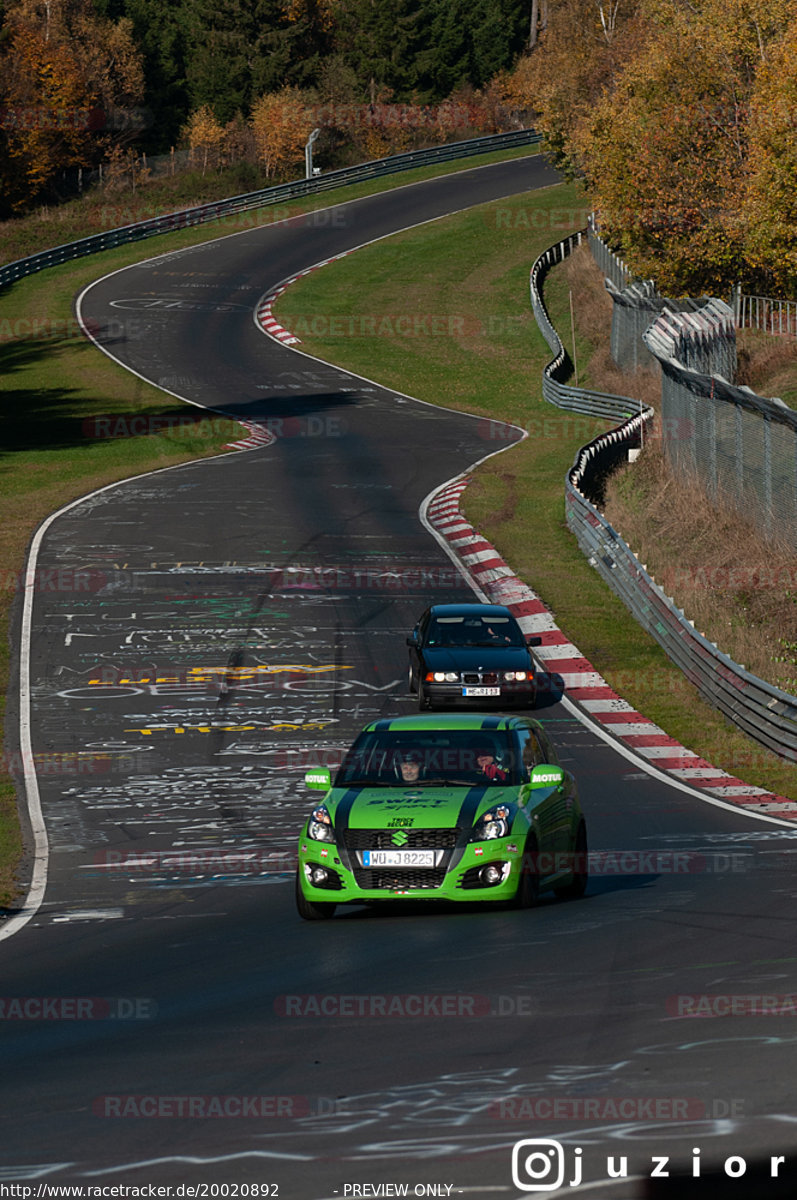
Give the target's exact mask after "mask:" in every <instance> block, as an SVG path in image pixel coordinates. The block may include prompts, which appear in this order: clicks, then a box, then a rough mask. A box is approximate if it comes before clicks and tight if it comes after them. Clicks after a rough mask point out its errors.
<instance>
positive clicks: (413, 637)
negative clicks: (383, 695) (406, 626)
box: [407, 608, 430, 691]
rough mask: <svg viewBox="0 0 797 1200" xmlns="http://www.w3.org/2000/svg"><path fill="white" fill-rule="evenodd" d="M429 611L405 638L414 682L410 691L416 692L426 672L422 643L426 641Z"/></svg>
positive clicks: (411, 676)
mask: <svg viewBox="0 0 797 1200" xmlns="http://www.w3.org/2000/svg"><path fill="white" fill-rule="evenodd" d="M429 619H430V610H429V609H428V608H427V610H426V612H425V613H424V614H423V616H422V617H421V618H420V620H419V621H418V623H417V625H416V626H415V628H414V629H413V631H412V633H411V634H410V636H409V637H408V638H407V646H408V647H409V655H410V678H411V681H414V686H412V682H411V685H410V690H411V691H416V690H417V688H418V685H419V680H421V679H423V677H424V674H425V672H426V668H425V666H424V661H423V649H422V647H423V643H424V642H425V641H426V631H427V629H428V628H429Z"/></svg>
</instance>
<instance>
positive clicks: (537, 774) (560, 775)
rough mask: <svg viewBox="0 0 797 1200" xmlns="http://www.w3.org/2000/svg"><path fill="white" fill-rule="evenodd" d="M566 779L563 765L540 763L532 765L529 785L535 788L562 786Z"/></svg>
mask: <svg viewBox="0 0 797 1200" xmlns="http://www.w3.org/2000/svg"><path fill="white" fill-rule="evenodd" d="M564 779H565V773H564V771H563V770H562V768H561V767H555V766H553V765H552V764H551V763H540V764H539V765H538V766H536V767H532V769H531V775H530V776H529V782H528V785H527V786H528V787H529V788H531V789H534V790H536V789H537V788H552V787H560V786H561V785H562V784H563V783H564Z"/></svg>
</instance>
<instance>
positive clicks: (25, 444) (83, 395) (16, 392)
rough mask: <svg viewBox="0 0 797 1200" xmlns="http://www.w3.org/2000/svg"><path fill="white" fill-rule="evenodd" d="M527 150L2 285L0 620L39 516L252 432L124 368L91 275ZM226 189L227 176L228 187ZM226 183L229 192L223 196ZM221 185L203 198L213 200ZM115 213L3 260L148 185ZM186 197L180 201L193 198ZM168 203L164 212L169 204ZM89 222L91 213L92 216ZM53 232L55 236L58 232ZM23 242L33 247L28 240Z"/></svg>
mask: <svg viewBox="0 0 797 1200" xmlns="http://www.w3.org/2000/svg"><path fill="white" fill-rule="evenodd" d="M528 154H529V149H528V147H527V148H525V149H519V150H512V151H508V152H498V153H495V154H490V155H483V156H482V155H480V156H476V157H470V158H464V159H460V160H456V161H454V162H452V163H446V164H442V165H441V166H438V167H434V166H428V167H423V168H416V169H414V170H412V171H405V172H401V173H398V174H396V175H393V176H388V177H387V178H385V179H380V180H372V181H370V182H368V183H361V184H355V185H349V186H347V187H343V188H337V189H335V190H334V191H329V192H325V193H321V194H319V195H318V196H317V197H313V198H312V199H310V200H297V201H293V202H291V203H287V204H281V205H279V206H278V207H277V206H266V207H264V208H262V209H257V210H253V211H252V212H249V213H241V214H238V215H236V216H235V217H230V218H224V219H221V220H218V221H215V222H211V223H209V224H207V225H202V226H197V227H194V228H191V229H186V230H182V231H180V232H179V233H173V234H164V235H160V236H158V237H156V238H150V239H147V240H146V241H145V242H139V243H133V244H131V245H127V246H122V247H119V248H118V249H116V250H107V251H105V252H103V253H102V254H95V255H92V256H91V257H90V258H88V259H78V260H76V261H75V262H71V263H65V264H64V265H63V266H60V267H53V268H51V269H49V270H47V271H44V272H41V273H40V274H37V275H32V276H30V277H28V278H27V279H23V280H20V281H19V282H18V283H16V284H14V285H12V286H11V287H8V288H5V289H4V290H3V291H2V292H0V447H1V449H0V503H2V510H3V516H4V520H3V523H2V526H0V625H1V626H2V627H3V628H5V629H8V628H9V623H10V614H11V606H12V603H13V601H14V598H15V595H17V594H18V592H19V588H20V585H21V582H22V578H23V576H22V572H23V565H24V561H25V552H26V547H27V545H28V543H29V542H30V539H31V537H32V535H33V533H34V531H35V529H36V528H37V526H38V525H39V524H40V523H41V522H42V521H43V520H44V518H45V517H47V516H48V515H49V514H50V513H51V512H53V511H55V510H56V509H58V508H60V507H61V506H62V505H64V504H67V503H68V502H69V501H70V500H74V499H76V498H77V497H79V496H82V495H85V494H86V493H88V492H91V491H93V490H94V489H96V488H99V487H103V486H104V485H106V484H109V483H113V482H116V481H119V480H122V479H126V478H128V477H129V476H131V475H136V474H139V473H142V472H146V471H152V470H156V469H158V468H161V467H168V466H172V465H176V464H178V463H181V462H187V461H190V460H192V459H196V458H199V457H206V456H207V455H210V454H215V453H219V452H220V451H222V450H223V447H224V444H225V443H226V442H228V441H231V440H236V439H237V438H239V437H241V435H242V433H243V432H244V431H243V430H242V428H241V426H240V425H238V424H237V423H236V422H232V421H231V422H229V426H226V425H224V424H220V423H219V422H218V421H215V420H214V421H213V422H208V421H203V420H201V419H200V418H201V410H199V409H194V408H193V407H190V406H186V405H183V404H181V403H180V402H179V401H176V400H174V399H173V398H171V397H169V396H167V395H166V394H165V393H163V392H161V391H159V390H158V389H157V388H154V387H150V386H149V385H148V384H146V383H144V382H143V381H142V380H140V379H138V378H137V377H136V376H134V375H132V374H131V373H130V372H128V371H125V370H124V369H123V368H122V367H119V366H118V365H117V364H115V363H114V362H113V361H112V360H111V359H109V358H108V357H107V356H106V355H104V354H101V353H99V352H98V351H97V349H96V348H95V347H94V346H93V345H91V344H90V343H89V342H87V341H86V340H85V338H84V337H83V336H82V334H81V333H80V330H79V329H78V327H77V324H76V322H75V320H74V318H73V315H72V314H73V309H72V306H73V300H74V297H75V296H76V295H77V294H78V292H79V291H80V290H81V289H82V288H83V287H85V286H86V285H87V284H88V283H90V282H92V280H94V279H97V278H99V277H100V276H102V275H103V274H106V273H107V272H110V271H113V270H117V269H119V268H121V267H124V266H127V265H129V264H130V263H134V262H139V261H141V260H142V259H145V258H148V257H150V256H154V255H157V254H162V253H165V252H166V251H172V250H178V249H181V248H183V247H185V246H190V245H195V244H196V243H198V242H204V241H208V240H209V239H211V238H214V237H221V236H224V235H225V234H229V233H234V232H238V231H239V230H242V229H250V228H255V227H256V226H258V225H265V224H271V223H273V222H276V221H282V220H286V219H288V218H290V217H295V216H296V215H298V214H301V213H306V212H312V211H316V210H318V209H322V208H326V207H327V206H329V205H331V204H336V203H340V202H342V201H344V200H352V199H357V198H359V197H362V196H367V195H371V194H373V193H375V192H379V191H385V190H390V189H393V188H397V187H403V186H405V185H407V184H410V183H413V182H417V181H419V180H423V179H427V178H431V177H433V176H435V175H443V174H449V173H450V172H452V171H454V172H456V171H463V170H470V169H471V168H473V167H477V166H484V165H487V163H489V162H496V161H503V160H505V159H513V158H522V157H527V156H528ZM222 184H223V186H224V187H225V188H226V189H227V190H226V191H225V192H224V193H223V194H226V195H229V194H230V193H229V182H228V181H226V180H223V181H221V182H220V183H219V187H221V186H222ZM220 194H221V193H219V195H220ZM215 198H218V197H217V195H214V194H213V190H212V188H211V187H208V189H207V190H206V191H205V192H204V193H203V194H202V195H200V196H199V197H198V198H197V200H196V202H201V200H204V199H208V200H209V199H215ZM114 199H115V202H116V203H124V204H125V205H126V207H125V210H124V212H119V211H117V212H116V213H115V217H116V218H119V219H114V220H112V221H110V222H108V221H107V220H106V218H107V214H106V218H103V217H102V215H100V217H99V218H98V219H99V220H100V221H102V220H106V224H105V225H104V226H103V225H97V226H96V227H92V224H91V220H89V219H88V217H87V214H89V213H90V212H91V211H92V210H91V209H90V207H86V206H85V205H84V206H83V207H81V206H80V204H78V203H76V204H75V205H74V206H72V205H67V206H65V210H72V211H70V212H69V213H68V214H67V212H66V211H64V213H63V214H61V215H56V214H58V213H59V212H60V210H53V215H52V219H50V218H49V217H48V218H47V219H38V220H37V219H28V220H29V221H30V224H29V225H28V227H27V233H25V234H24V235H23V233H22V227H23V225H25V222H20V223H19V227H18V229H17V234H18V235H19V237H20V238H23V242H18V241H15V240H14V238H13V237H12V236H10V235H8V225H9V224H10V223H6V226H4V229H3V234H4V237H3V242H4V250H5V255H4V257H5V260H6V261H8V260H10V259H13V258H16V257H20V256H21V255H24V254H30V253H33V252H35V251H36V250H39V249H44V248H47V247H48V246H53V245H54V244H56V243H63V242H66V241H70V240H73V239H74V238H77V237H85V236H87V234H88V233H91V232H95V231H96V230H97V229H99V228H101V227H104V228H110V227H112V226H114V225H119V224H123V223H129V222H132V221H136V220H144V219H145V218H146V217H149V216H152V215H154V212H153V209H152V200H151V198H146V199H145V198H144V195H142V194H139V196H138V199H137V203H139V204H143V205H145V206H146V208H145V209H144V210H143V211H142V210H140V209H139V210H137V209H136V208H135V207H133V206H128V201H127V200H123V201H120V200H119V199H118V197H116V198H114ZM190 202H191V201H190V200H189V199H188V198H182V199H181V203H182V204H189V203H190ZM172 207H174V206H173V205H172V206H171V207H170V206H169V205H168V204H164V205H163V208H162V211H171V208H172ZM87 221H88V223H87ZM53 235H54V236H53ZM23 243H24V248H22V246H23ZM116 414H118V415H120V416H121V415H125V416H130V415H136V416H142V415H145V416H147V417H151V416H155V417H158V418H161V417H163V418H167V419H168V418H173V417H180V418H181V419H182V418H185V416H186V414H189V415H196V416H197V418H198V419H197V422H196V424H195V425H193V426H191V425H185V424H183V423H181V424H180V426H179V429H178V430H173V431H171V432H170V431H168V430H164V431H163V432H161V433H153V434H151V435H149V436H136V437H126V438H117V439H111V440H102V439H97V438H96V437H91V436H87V435H86V431H87V429H88V430H91V428H92V424H93V422H94V419H95V418H96V417H98V416H100V417H104V416H108V415H116ZM13 652H14V647H13V646H12V645H11V643H10V638H9V637H8V636H7V637H5V638H2V639H0V720H2V722H3V726H2V727H3V729H5V698H6V695H7V691H8V686H9V679H10V671H11V662H12V654H13ZM2 744H3V746H4V748H5V756H4V757H3V759H2V761H0V912H1V911H2V909H3V908H4V907H5V908H8V907H10V906H11V905H12V904H13V902H14V900H15V898H16V897H17V896H18V895H19V891H20V886H21V883H20V878H19V873H20V861H21V854H22V839H21V835H20V824H19V815H18V812H17V803H16V792H15V788H14V784H13V782H12V779H11V776H10V770H13V771H14V772H15V773H16V771H17V770H18V768H19V766H20V764H19V763H18V762H16V761H15V757H16V752H15V751H14V750H13V749H12V745H11V741H10V739H8V738H6V737H5V736H4V737H3V739H2Z"/></svg>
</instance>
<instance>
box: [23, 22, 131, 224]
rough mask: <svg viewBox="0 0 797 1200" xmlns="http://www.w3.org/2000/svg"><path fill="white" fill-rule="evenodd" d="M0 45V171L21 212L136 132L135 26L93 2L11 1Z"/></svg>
mask: <svg viewBox="0 0 797 1200" xmlns="http://www.w3.org/2000/svg"><path fill="white" fill-rule="evenodd" d="M3 32H4V37H3V39H2V43H1V44H0V107H2V109H3V113H4V116H3V120H2V130H1V131H0V132H1V134H2V143H3V144H4V145H3V147H2V148H3V149H4V150H5V154H0V164H1V165H0V176H2V181H3V185H4V186H3V189H2V190H3V194H4V198H5V203H6V205H8V206H9V207H13V208H15V209H19V208H20V207H24V206H25V204H27V203H28V202H29V201H31V200H32V199H34V198H35V197H36V196H37V195H38V194H39V193H41V192H43V191H44V190H45V189H46V188H47V187H49V186H51V185H52V184H53V182H54V180H55V179H56V178H57V177H58V176H59V174H60V172H62V171H63V169H64V168H65V167H69V166H75V165H85V164H88V163H91V162H96V161H99V160H100V159H101V158H102V156H103V155H104V154H105V153H107V150H108V147H109V146H110V145H112V144H113V143H114V142H116V143H121V142H123V141H124V140H125V138H129V136H130V129H131V127H133V128H134V131H137V130H135V122H134V121H131V117H132V116H133V115H134V114H132V112H131V106H133V105H136V104H140V101H141V99H142V88H143V76H142V72H141V65H140V56H139V54H138V51H137V50H136V48H135V45H134V43H133V39H132V27H131V24H130V22H129V21H128V20H126V19H125V18H122V19H120V20H118V21H112V20H110V19H109V18H107V17H104V16H101V15H99V14H98V13H97V12H96V11H95V10H94V8H93V5H92V4H91V0H45V2H44V3H37V2H36V0H10V2H9V3H8V4H7V5H6V9H5V22H4V31H3Z"/></svg>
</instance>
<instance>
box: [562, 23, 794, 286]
mask: <svg viewBox="0 0 797 1200" xmlns="http://www.w3.org/2000/svg"><path fill="white" fill-rule="evenodd" d="M645 4H646V18H647V20H648V22H649V25H648V32H649V36H648V37H647V39H646V41H645V44H644V46H643V47H642V49H641V50H640V52H639V53H637V54H636V55H635V56H634V57H633V58H632V59H631V60H630V61H629V62H628V63H627V64H626V65H625V67H624V68H623V69H622V70H621V71H620V72H619V74H618V75H617V77H616V80H615V81H614V84H613V85H612V86H608V87H606V88H605V89H604V91H603V93H602V95H601V97H600V98H599V99H598V100H597V102H595V103H594V104H593V105H592V106H591V107H590V109H589V111H588V112H587V113H586V114H585V115H584V117H583V118H582V120H581V122H580V123H579V124H577V125H576V126H575V128H574V129H573V130H572V131H571V133H570V147H571V153H572V154H573V156H574V158H575V160H576V161H577V163H578V165H579V166H580V167H581V168H582V170H583V171H584V174H585V178H586V182H587V187H588V191H589V193H590V196H591V199H592V201H593V203H594V204H595V206H596V207H597V208H598V210H599V213H600V217H601V221H602V224H603V227H604V229H605V230H606V231H607V232H608V234H609V236H610V237H611V238H612V239H613V240H614V241H615V242H616V243H617V244H618V245H619V246H620V247H621V248H622V250H623V252H624V254H625V255H626V257H627V258H628V259H629V261H630V262H631V265H632V267H633V268H634V269H635V270H636V271H637V272H638V273H639V274H642V275H645V276H648V275H650V276H652V277H653V278H655V280H656V282H657V284H658V286H659V287H660V289H662V290H664V291H669V292H672V293H674V294H682V293H690V294H699V293H700V292H701V291H703V290H711V291H715V292H719V293H720V294H722V293H723V292H727V290H728V288H729V287H730V286H731V285H732V284H733V282H734V281H735V280H736V279H737V278H738V277H739V274H740V272H742V271H743V269H744V262H745V251H744V232H743V229H742V223H741V221H740V207H741V203H742V196H743V191H744V179H745V176H746V172H747V154H748V124H749V107H750V99H751V95H752V91H753V87H754V83H755V79H756V75H757V72H758V71H759V69H760V68H761V66H762V64H763V63H765V62H766V59H767V56H768V55H769V54H770V53H771V51H772V49H773V47H774V46H775V45H776V44H777V42H778V41H779V40H780V39H781V38H782V36H783V34H784V32H785V30H786V29H788V27H789V24H790V22H791V21H793V19H794V16H795V12H796V9H795V0H695V2H694V3H691V4H689V5H681V4H678V3H675V2H673V0H645Z"/></svg>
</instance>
